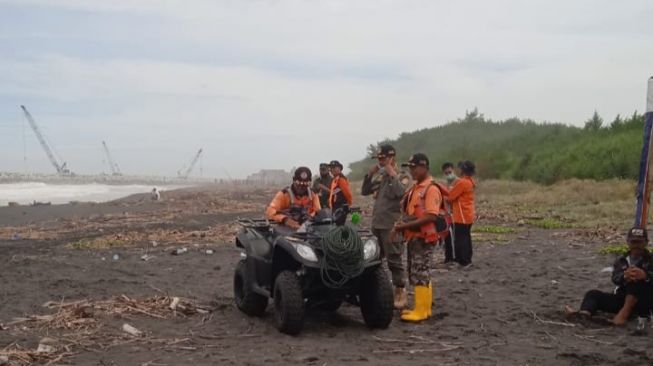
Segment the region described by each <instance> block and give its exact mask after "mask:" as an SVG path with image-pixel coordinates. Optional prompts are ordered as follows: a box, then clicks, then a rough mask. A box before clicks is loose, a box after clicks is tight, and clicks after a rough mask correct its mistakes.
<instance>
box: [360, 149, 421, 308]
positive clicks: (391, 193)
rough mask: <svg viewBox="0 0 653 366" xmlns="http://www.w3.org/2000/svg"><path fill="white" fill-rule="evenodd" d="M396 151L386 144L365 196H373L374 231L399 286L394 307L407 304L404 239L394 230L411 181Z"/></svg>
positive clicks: (365, 184) (367, 178) (367, 180)
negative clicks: (393, 237) (399, 164)
mask: <svg viewBox="0 0 653 366" xmlns="http://www.w3.org/2000/svg"><path fill="white" fill-rule="evenodd" d="M395 156H396V152H395V149H394V147H392V146H391V145H382V146H381V147H380V148H379V151H378V153H377V155H376V158H377V159H378V163H377V164H374V165H373V166H372V167H371V168H370V170H369V172H368V173H367V174H366V175H365V178H364V180H363V188H362V194H363V196H369V195H372V197H373V198H374V211H373V213H372V233H374V235H375V236H376V237H377V239H378V240H379V244H380V245H381V253H382V256H383V257H385V260H386V263H387V265H388V269H389V270H390V273H391V274H392V283H393V285H394V287H395V296H394V306H395V308H396V309H403V308H404V307H406V302H407V296H406V274H405V270H404V266H403V263H402V253H403V251H404V246H403V243H402V242H401V241H398V242H393V241H391V240H390V231H391V230H392V227H393V226H394V224H395V223H396V222H397V221H398V220H399V216H400V215H401V198H402V197H403V196H404V192H405V190H406V186H407V184H408V181H409V179H408V176H407V175H405V174H403V173H402V172H400V171H399V169H398V167H397V163H396V161H395Z"/></svg>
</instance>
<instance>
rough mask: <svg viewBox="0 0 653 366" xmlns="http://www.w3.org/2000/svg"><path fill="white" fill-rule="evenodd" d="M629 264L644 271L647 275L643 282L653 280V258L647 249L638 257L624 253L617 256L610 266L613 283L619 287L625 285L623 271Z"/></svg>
mask: <svg viewBox="0 0 653 366" xmlns="http://www.w3.org/2000/svg"><path fill="white" fill-rule="evenodd" d="M630 266H636V267H638V268H641V269H643V270H644V272H646V274H647V275H648V277H647V278H646V280H645V283H651V282H652V281H653V259H652V258H651V254H650V253H649V252H648V251H647V252H645V253H644V255H643V256H641V257H639V258H632V257H631V256H630V255H624V256H621V257H619V258H617V260H616V261H615V262H614V265H613V268H612V282H613V283H614V284H615V285H617V286H619V287H623V286H625V285H626V281H625V279H624V272H625V271H626V269H627V268H628V267H630Z"/></svg>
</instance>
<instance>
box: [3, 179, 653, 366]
mask: <svg viewBox="0 0 653 366" xmlns="http://www.w3.org/2000/svg"><path fill="white" fill-rule="evenodd" d="M273 192H274V190H273V189H256V190H255V189H249V190H245V189H225V188H223V187H217V186H216V187H214V186H206V187H203V188H201V189H192V190H179V191H172V192H164V194H163V199H162V201H160V202H152V201H150V200H149V199H148V197H147V196H132V197H129V198H126V199H122V200H117V201H113V202H108V203H102V204H83V203H80V204H76V205H55V206H47V207H3V208H0V264H1V267H0V268H1V270H0V278H1V279H2V281H1V282H0V324H1V325H2V326H1V327H0V329H1V330H0V350H3V349H4V350H5V351H7V350H13V351H16V353H15V355H16V356H12V357H10V364H11V365H22V364H29V362H27V361H26V358H25V357H27V356H25V355H26V354H29V355H33V354H34V353H33V352H32V353H30V352H31V351H33V350H35V349H36V348H37V347H38V345H39V343H44V342H45V341H44V338H48V339H47V343H48V344H52V347H54V350H56V351H55V352H54V353H52V356H51V357H50V356H48V357H41V356H34V357H36V358H35V359H34V360H33V362H34V363H35V364H47V363H48V362H53V363H52V364H76V365H152V366H153V365H189V364H193V365H264V364H265V365H288V364H298V365H300V364H301V365H303V364H306V365H343V364H347V365H397V364H400V365H603V364H605V365H650V364H653V349H652V348H651V345H652V344H653V343H652V342H651V334H653V329H649V331H648V334H647V335H639V334H637V333H636V332H635V324H634V321H631V323H629V325H628V326H627V327H624V328H615V327H612V326H610V325H609V324H608V323H607V321H606V320H607V319H609V318H607V317H599V318H598V319H596V320H595V321H594V322H590V323H583V324H581V323H569V322H567V321H566V320H565V318H564V316H563V314H562V306H563V305H564V304H571V305H574V306H577V305H578V304H579V302H580V299H581V298H582V295H583V293H584V292H585V291H586V290H588V289H590V288H595V287H598V288H601V289H603V290H610V289H611V286H610V283H609V274H608V273H601V272H600V271H601V269H602V268H604V267H606V266H609V265H610V264H611V262H612V260H613V259H612V257H611V256H606V255H600V254H598V248H599V247H601V246H602V245H603V244H604V242H603V240H602V239H601V237H600V236H593V235H588V234H587V233H586V232H584V231H583V230H580V229H552V230H546V229H542V228H538V227H534V226H529V225H525V226H519V227H517V225H516V223H515V222H513V221H512V220H503V221H502V219H501V218H497V217H493V215H486V216H485V218H481V220H482V224H485V225H501V226H502V227H511V225H512V227H514V229H515V230H511V232H508V233H503V234H500V235H497V234H487V233H478V234H475V240H476V244H475V256H474V264H473V265H472V266H471V267H470V268H467V269H461V268H453V267H451V268H447V267H443V266H440V265H434V266H433V269H432V275H433V278H435V283H436V290H435V293H436V298H435V302H434V304H435V307H434V317H433V318H432V319H430V320H428V321H426V322H424V323H422V324H406V323H402V322H400V321H398V320H397V319H398V316H396V317H395V320H394V321H393V323H392V324H391V325H390V327H389V329H387V330H374V331H371V330H369V329H367V328H366V327H365V326H364V324H363V322H362V317H361V315H360V311H359V309H358V308H357V307H354V306H352V305H348V304H346V305H344V306H343V307H341V308H340V309H339V310H338V311H337V312H336V313H322V312H317V311H316V312H310V313H309V314H308V317H307V323H306V326H305V328H304V331H303V332H302V333H301V334H300V335H299V336H295V337H291V336H287V335H283V334H281V333H279V332H278V331H277V330H276V329H275V327H274V324H273V323H274V322H273V317H272V316H271V312H272V309H271V307H269V308H268V311H267V315H266V316H264V317H262V318H252V317H248V316H246V315H245V314H243V313H241V312H240V311H239V310H238V309H237V308H236V307H235V306H234V305H233V292H232V276H233V270H234V266H235V264H236V262H237V260H238V258H239V252H238V250H237V249H236V248H235V246H234V243H233V237H232V235H233V232H234V231H235V230H236V228H237V227H236V226H235V225H234V219H235V218H236V217H238V216H260V212H262V210H263V207H264V206H265V204H266V203H267V201H268V200H269V198H270V197H271V195H272V194H273ZM481 201H482V200H481ZM481 205H483V203H481ZM180 247H185V248H187V249H188V252H186V253H184V254H182V255H171V254H170V252H171V251H173V250H174V249H176V248H180ZM207 250H212V251H213V252H212V254H207ZM209 253H211V252H209ZM144 255H148V257H146V258H147V259H148V260H143V259H142V258H143V256H144ZM114 256H116V258H117V260H114ZM441 260H442V251H441V249H438V250H437V251H436V253H435V258H434V263H439V262H441ZM122 295H124V296H126V297H127V299H130V300H129V301H131V300H133V301H134V303H132V304H134V305H133V306H131V305H130V306H131V307H132V309H131V310H129V306H126V305H125V306H123V307H122V308H120V307H119V306H115V307H113V308H111V307H109V308H102V307H100V306H96V307H95V308H94V307H93V306H89V307H87V309H90V310H83V311H82V312H81V313H78V314H76V315H75V314H73V315H71V317H72V318H67V319H64V320H62V321H60V322H59V321H54V320H53V318H52V317H51V318H29V317H31V316H36V315H50V316H55V318H56V315H57V314H59V315H62V314H63V310H62V309H64V307H63V306H59V307H57V305H56V304H59V305H63V304H69V303H71V302H78V301H82V302H84V301H86V302H89V303H90V304H92V303H93V302H99V301H109V300H111V301H118V302H120V301H121V300H119V298H120V297H121V296H122ZM174 297H180V298H182V299H183V301H185V303H187V304H193V305H194V306H197V308H199V309H200V311H188V312H187V313H183V312H181V311H175V312H173V311H172V310H169V309H168V307H167V305H168V303H167V302H165V301H168V300H171V299H173V298H174ZM116 299H118V300H116ZM147 299H158V300H156V301H163V302H165V303H164V306H163V307H158V308H157V307H145V306H144V305H143V307H140V306H141V305H142V304H143V303H144V302H146V301H147ZM122 301H123V303H124V302H125V301H127V300H124V297H123V300H122ZM139 301H142V302H140V303H139ZM47 302H53V303H50V304H49V307H44V306H43V305H44V304H46V303H47ZM138 304H141V305H138ZM123 305H124V304H123ZM119 308H120V309H123V310H120V311H118V310H116V309H119ZM133 308H137V309H140V310H133ZM103 309H105V310H103ZM107 309H108V310H107ZM111 309H113V310H111ZM125 309H126V310H125ZM166 309H168V310H166ZM148 313H149V314H148ZM21 318H22V319H21ZM80 319H86V320H84V321H81V320H80ZM55 320H56V319H55ZM125 323H128V324H130V325H131V326H133V327H135V328H137V329H138V330H140V331H142V332H143V333H144V334H145V335H144V336H143V337H136V338H135V337H132V336H130V335H129V334H127V333H125V332H124V331H122V329H121V327H122V326H123V324H125ZM19 351H23V352H26V353H23V354H19ZM59 356H61V357H60V358H58V359H57V357H59ZM21 357H22V358H21Z"/></svg>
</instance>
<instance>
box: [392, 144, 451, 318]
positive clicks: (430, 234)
mask: <svg viewBox="0 0 653 366" xmlns="http://www.w3.org/2000/svg"><path fill="white" fill-rule="evenodd" d="M402 166H408V167H410V175H411V177H412V178H413V181H414V182H415V183H414V184H413V186H412V187H411V188H409V189H408V190H407V191H406V193H405V195H404V198H403V200H402V203H401V205H402V213H403V215H404V217H403V219H402V221H401V222H398V223H396V224H395V226H394V228H393V231H392V232H391V233H390V237H391V238H393V237H396V236H398V235H399V234H401V235H402V236H403V237H404V239H405V240H406V247H407V250H408V278H409V280H410V284H411V285H413V286H414V287H415V301H414V307H413V309H411V310H404V311H403V312H402V313H401V320H403V321H408V322H421V321H423V320H426V319H428V318H430V317H431V314H432V311H433V309H432V306H433V288H434V287H435V286H433V285H432V283H431V273H430V270H431V254H432V253H433V247H434V246H435V244H436V243H437V241H438V232H437V227H436V225H435V223H436V221H437V219H438V215H440V214H441V212H442V211H443V205H442V194H441V193H440V189H439V188H438V187H437V186H436V185H435V184H433V178H432V177H431V176H430V175H429V159H428V157H426V155H424V154H421V153H418V154H414V155H413V156H411V157H410V159H409V160H408V162H407V163H405V164H402Z"/></svg>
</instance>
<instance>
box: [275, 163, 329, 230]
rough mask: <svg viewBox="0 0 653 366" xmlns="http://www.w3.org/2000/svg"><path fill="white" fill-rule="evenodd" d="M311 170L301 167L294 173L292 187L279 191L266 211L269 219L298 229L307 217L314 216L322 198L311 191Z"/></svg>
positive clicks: (319, 207)
mask: <svg viewBox="0 0 653 366" xmlns="http://www.w3.org/2000/svg"><path fill="white" fill-rule="evenodd" d="M312 177H313V176H312V174H311V170H310V169H308V168H307V167H299V168H297V169H296V170H295V174H294V175H293V182H292V185H291V186H290V187H286V188H284V189H282V190H281V191H279V192H278V193H277V194H276V195H275V196H274V199H272V202H270V205H269V206H268V207H267V210H266V211H265V215H266V216H267V218H268V220H272V221H275V222H278V223H280V224H283V225H286V226H288V227H289V228H291V229H295V230H296V229H298V228H299V227H300V225H301V224H302V223H303V221H305V220H306V218H307V217H312V216H314V215H315V213H317V212H318V211H319V210H320V209H321V206H320V199H319V198H318V196H317V195H316V194H313V192H312V191H311V188H310V187H311V179H312Z"/></svg>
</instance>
